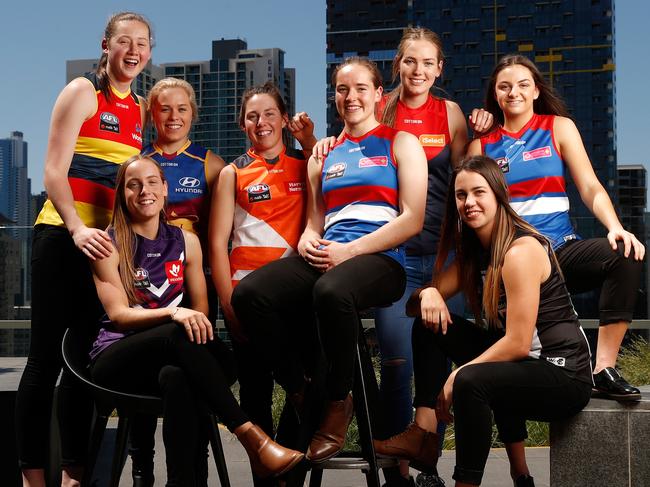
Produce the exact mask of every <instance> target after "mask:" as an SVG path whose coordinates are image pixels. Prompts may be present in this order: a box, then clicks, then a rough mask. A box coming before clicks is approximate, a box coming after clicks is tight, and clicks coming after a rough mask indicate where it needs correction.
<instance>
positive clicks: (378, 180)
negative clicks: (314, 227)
mask: <svg viewBox="0 0 650 487" xmlns="http://www.w3.org/2000/svg"><path fill="white" fill-rule="evenodd" d="M396 134H397V130H395V129H392V128H390V127H386V126H385V125H381V124H380V125H378V126H377V127H375V128H374V129H373V130H371V131H370V132H368V133H367V134H365V135H363V136H361V137H353V136H351V135H349V134H347V133H344V135H343V137H342V139H340V140H339V141H337V143H336V144H335V145H334V147H333V148H332V150H331V151H330V153H329V154H328V156H327V158H326V159H325V161H324V162H323V169H322V192H323V200H324V203H325V235H324V237H323V238H325V239H326V240H332V241H334V242H341V243H347V242H352V241H354V240H356V239H358V238H360V237H363V236H364V235H367V234H369V233H372V232H374V231H375V230H377V229H378V228H381V227H382V226H383V225H385V224H386V223H388V222H390V221H392V220H394V219H395V218H397V216H398V215H399V188H398V180H397V162H396V161H395V157H394V155H393V140H394V139H395V135H396ZM383 253H384V254H386V255H389V256H390V257H392V258H394V259H395V260H397V261H398V262H399V263H401V264H402V265H404V249H403V247H398V248H395V249H390V250H387V251H385V252H383Z"/></svg>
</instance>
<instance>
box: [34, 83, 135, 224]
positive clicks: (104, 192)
mask: <svg viewBox="0 0 650 487" xmlns="http://www.w3.org/2000/svg"><path fill="white" fill-rule="evenodd" d="M86 79H88V81H89V82H90V83H92V84H93V87H94V89H95V92H96V94H97V111H96V112H95V114H94V115H93V116H92V117H91V118H90V119H88V120H86V121H85V122H84V123H83V125H82V126H81V129H80V130H79V136H78V137H77V142H76V144H75V147H74V154H73V156H72V162H71V164H70V169H69V171H68V182H69V183H70V188H71V189H72V197H73V198H74V206H75V209H76V211H77V214H78V215H79V218H81V221H83V223H84V224H85V225H87V226H89V227H94V228H101V229H104V228H106V226H108V223H109V222H110V219H111V214H112V212H113V199H114V196H115V178H116V176H117V170H118V169H119V167H120V165H121V164H122V163H123V162H124V161H126V160H127V159H129V158H130V157H131V156H135V155H137V154H139V153H140V149H141V148H142V124H141V123H142V115H141V112H140V101H139V100H138V97H137V96H136V95H135V94H133V93H132V92H131V91H130V90H129V91H128V92H126V93H120V92H119V91H117V90H116V89H115V88H113V87H112V86H111V87H110V88H111V97H110V100H107V99H106V98H105V97H104V94H103V93H102V92H101V90H99V88H98V85H97V79H96V77H95V76H94V75H92V76H90V77H89V78H86ZM53 130H56V127H53ZM39 223H46V224H48V225H56V226H64V223H63V220H62V219H61V217H60V216H59V214H58V213H57V211H56V208H54V205H53V204H52V202H51V201H50V200H49V199H48V200H47V201H46V202H45V204H44V205H43V208H42V210H41V212H40V213H39V215H38V218H37V219H36V224H39Z"/></svg>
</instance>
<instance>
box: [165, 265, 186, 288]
mask: <svg viewBox="0 0 650 487" xmlns="http://www.w3.org/2000/svg"><path fill="white" fill-rule="evenodd" d="M165 274H166V275H167V280H168V281H169V283H170V284H175V283H177V282H183V262H182V261H180V260H172V261H170V262H165Z"/></svg>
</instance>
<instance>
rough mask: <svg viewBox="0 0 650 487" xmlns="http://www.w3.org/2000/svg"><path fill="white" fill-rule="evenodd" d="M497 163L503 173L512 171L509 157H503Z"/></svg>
mask: <svg viewBox="0 0 650 487" xmlns="http://www.w3.org/2000/svg"><path fill="white" fill-rule="evenodd" d="M496 163H497V164H498V165H499V167H500V168H501V171H502V172H503V173H504V174H505V173H507V172H508V171H510V161H509V160H508V158H507V157H501V158H499V159H497V160H496Z"/></svg>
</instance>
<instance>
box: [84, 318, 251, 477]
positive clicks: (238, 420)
mask: <svg viewBox="0 0 650 487" xmlns="http://www.w3.org/2000/svg"><path fill="white" fill-rule="evenodd" d="M91 374H92V377H93V379H94V380H95V381H96V382H97V383H98V384H101V385H104V386H107V387H113V388H116V389H119V390H122V391H125V392H134V393H141V394H147V393H149V394H155V395H161V396H162V398H163V404H164V406H163V412H164V418H165V420H164V425H163V439H164V442H165V450H166V454H167V466H168V470H167V475H168V484H167V485H170V486H171V485H194V481H195V480H194V479H195V475H196V474H195V459H196V458H197V445H199V439H200V438H201V436H202V435H201V434H200V431H199V428H200V426H201V425H200V424H199V423H198V421H199V418H201V417H202V416H203V415H204V414H205V413H206V412H210V413H212V414H217V415H218V416H219V419H220V420H221V421H222V422H223V423H224V424H225V425H226V426H227V427H228V429H229V430H230V431H233V430H234V429H235V428H237V427H238V426H240V425H242V424H244V423H245V422H247V421H248V417H247V416H246V415H245V414H244V412H243V411H242V410H241V408H240V407H239V405H238V404H237V401H236V400H235V398H234V397H233V395H232V393H231V392H230V385H231V384H232V383H233V382H234V380H235V374H234V366H233V360H232V354H231V352H230V350H229V349H228V348H227V347H226V345H225V344H224V343H223V342H221V341H220V340H219V339H218V338H215V339H214V341H212V342H208V343H207V344H205V345H197V344H196V343H192V342H190V341H189V340H188V338H187V336H186V334H185V331H184V330H183V329H182V328H180V327H179V326H178V325H177V324H176V323H167V324H164V325H160V326H156V327H154V328H149V329H147V330H144V331H141V332H138V333H134V334H132V335H128V336H127V337H125V338H123V339H121V340H119V341H118V342H116V343H114V344H112V345H111V346H109V347H108V348H107V349H106V350H104V351H103V352H102V353H100V354H99V356H98V357H97V358H96V359H95V361H94V363H93V364H92V365H91ZM206 410H207V411H206ZM188 479H189V480H188ZM190 480H191V483H190Z"/></svg>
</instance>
